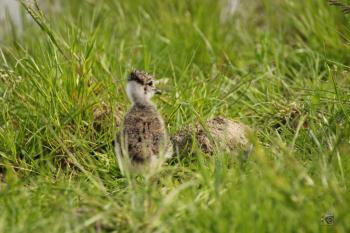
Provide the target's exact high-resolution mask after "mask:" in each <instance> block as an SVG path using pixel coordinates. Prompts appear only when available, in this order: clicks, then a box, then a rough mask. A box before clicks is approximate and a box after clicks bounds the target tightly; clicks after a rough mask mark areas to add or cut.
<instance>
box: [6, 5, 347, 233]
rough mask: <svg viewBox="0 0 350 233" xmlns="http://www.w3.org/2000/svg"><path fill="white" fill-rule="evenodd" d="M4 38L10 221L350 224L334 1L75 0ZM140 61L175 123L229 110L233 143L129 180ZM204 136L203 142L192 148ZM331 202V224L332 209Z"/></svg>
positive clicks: (68, 228) (341, 54) (43, 224)
mask: <svg viewBox="0 0 350 233" xmlns="http://www.w3.org/2000/svg"><path fill="white" fill-rule="evenodd" d="M63 3H64V4H63V5H62V9H61V10H60V11H59V12H58V13H53V14H50V13H49V11H50V10H47V11H46V13H45V15H44V13H42V12H40V11H39V10H38V9H36V7H35V6H33V7H27V11H28V12H29V14H31V15H32V17H33V19H34V20H33V19H32V20H25V22H24V31H23V32H22V33H21V34H18V33H16V32H15V30H12V31H11V32H9V33H8V34H6V35H5V36H4V38H3V41H2V43H1V45H0V46H1V47H0V61H1V62H0V69H1V71H0V97H1V98H0V112H1V114H0V127H1V128H0V177H1V178H0V180H1V181H0V232H7V233H10V232H51V233H53V232H320V231H325V232H328V231H330V232H349V230H350V211H349V210H350V192H349V189H348V188H349V185H350V183H349V180H350V177H349V172H350V158H349V155H350V107H349V106H350V73H349V72H350V69H349V68H350V53H349V52H350V47H349V39H350V33H349V32H350V21H349V16H347V15H346V14H345V13H346V12H345V13H344V12H342V9H341V8H338V7H337V6H331V5H329V4H328V3H327V1H325V0H312V1H301V0H296V1H282V0H263V1H254V0H246V1H242V2H241V4H240V5H239V7H238V8H237V9H236V11H234V9H233V8H232V9H231V10H230V9H229V8H228V7H229V5H227V4H226V3H225V1H213V0H191V1H185V0H181V1H170V0H166V1H143V0H133V1H117V0H113V1H93V0H89V1H78V0H74V1H64V2H63ZM133 68H138V69H141V70H145V71H148V72H150V73H152V74H154V75H155V76H156V77H157V78H159V79H167V80H168V83H167V84H166V85H164V87H163V88H165V89H166V94H165V95H163V96H162V97H160V98H156V99H155V100H154V101H155V102H156V103H157V105H158V107H159V109H160V111H161V112H162V115H163V116H164V118H165V119H166V121H167V125H168V129H169V131H170V133H172V134H173V133H175V132H177V131H178V130H180V129H181V128H182V127H183V126H185V125H188V124H194V123H196V122H198V121H203V120H205V119H208V118H210V117H213V116H217V115H222V116H226V117H230V118H235V119H238V120H240V121H242V122H244V123H245V124H247V125H249V126H250V127H251V128H252V129H254V132H255V137H253V138H252V139H251V140H252V142H253V143H254V150H253V152H252V154H251V156H250V159H249V160H248V161H246V162H244V161H241V160H240V159H239V158H240V156H239V155H238V156H233V155H231V154H228V153H224V152H222V151H217V152H216V153H215V154H214V155H212V156H208V155H205V154H202V153H196V156H191V155H190V154H189V155H188V157H186V158H184V159H180V158H174V159H173V160H171V161H169V162H168V163H167V164H166V165H164V166H163V168H162V170H161V171H160V172H159V173H157V174H155V175H153V176H151V177H149V176H146V177H142V176H137V177H133V178H131V179H126V178H124V177H123V176H121V175H120V172H119V169H118V165H117V163H116V160H115V155H114V151H113V146H112V141H113V139H114V135H115V133H116V132H117V131H118V127H117V126H118V124H119V123H120V119H121V118H122V117H123V115H124V114H125V112H126V111H127V109H128V107H129V105H130V103H129V102H128V100H127V98H126V94H125V91H124V86H125V82H126V76H127V73H128V72H129V71H130V70H131V69H133ZM196 148H198V147H196V146H194V148H193V149H194V150H198V149H196ZM327 213H331V214H333V215H334V217H335V224H334V225H331V226H327V225H325V224H324V223H322V221H321V218H322V216H324V215H325V214H327Z"/></svg>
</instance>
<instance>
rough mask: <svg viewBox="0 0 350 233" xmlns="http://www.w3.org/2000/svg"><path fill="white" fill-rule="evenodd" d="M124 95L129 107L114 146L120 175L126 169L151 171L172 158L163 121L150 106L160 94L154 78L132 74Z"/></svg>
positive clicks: (138, 72)
mask: <svg viewBox="0 0 350 233" xmlns="http://www.w3.org/2000/svg"><path fill="white" fill-rule="evenodd" d="M126 91H127V94H128V98H129V99H130V101H131V102H132V107H131V109H130V110H129V112H128V113H127V114H126V116H125V118H124V122H123V126H122V129H121V131H120V132H119V133H118V134H117V138H116V144H115V145H116V146H115V151H116V155H117V159H118V163H119V167H120V169H121V171H122V173H125V170H126V169H128V168H126V167H127V166H128V167H129V168H131V169H132V168H136V171H139V170H140V168H141V169H142V170H143V168H144V167H148V168H150V167H151V168H152V167H154V165H157V164H159V163H160V162H161V161H163V160H164V159H166V158H169V157H170V156H171V155H172V145H171V142H170V140H169V138H168V135H167V132H166V129H165V125H164V121H163V119H162V117H161V115H160V114H159V112H158V111H157V108H156V106H155V105H154V104H153V103H152V102H151V98H152V97H153V95H154V94H158V93H160V92H159V90H158V89H157V88H156V87H155V80H154V78H153V77H152V76H151V75H149V74H147V73H145V72H142V71H137V70H135V71H133V72H131V73H130V75H129V77H128V83H127V88H126ZM130 165H131V166H130Z"/></svg>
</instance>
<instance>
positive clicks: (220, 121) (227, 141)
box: [172, 116, 250, 156]
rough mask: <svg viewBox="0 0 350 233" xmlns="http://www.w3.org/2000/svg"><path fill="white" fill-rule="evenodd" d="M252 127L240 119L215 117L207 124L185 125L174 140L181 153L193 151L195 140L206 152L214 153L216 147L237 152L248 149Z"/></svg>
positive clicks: (176, 148)
mask: <svg viewBox="0 0 350 233" xmlns="http://www.w3.org/2000/svg"><path fill="white" fill-rule="evenodd" d="M249 133H250V129H249V128H248V127H247V126H246V125H244V124H242V123H241V122H239V121H235V120H231V119H226V118H224V117H220V116H219V117H215V118H213V119H210V120H208V121H207V122H206V125H204V127H203V125H202V124H199V123H197V124H196V125H195V126H194V127H193V126H192V127H185V128H184V129H182V130H180V131H179V133H177V134H176V135H174V136H173V137H172V142H173V145H174V148H175V151H177V152H178V153H179V154H180V155H182V156H186V155H187V154H189V153H190V152H191V148H192V145H193V142H194V140H196V142H197V143H198V145H199V146H200V148H201V150H202V151H203V152H204V153H207V154H212V153H213V152H214V151H215V149H216V148H217V149H219V150H225V151H227V152H237V151H239V150H241V149H246V148H247V147H248V144H249V140H248V135H249Z"/></svg>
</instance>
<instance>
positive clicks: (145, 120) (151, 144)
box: [122, 104, 167, 163]
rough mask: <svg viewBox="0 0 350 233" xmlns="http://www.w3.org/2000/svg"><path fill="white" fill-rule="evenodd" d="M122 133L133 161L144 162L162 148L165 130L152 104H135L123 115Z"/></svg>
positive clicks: (164, 140)
mask: <svg viewBox="0 0 350 233" xmlns="http://www.w3.org/2000/svg"><path fill="white" fill-rule="evenodd" d="M122 135H123V136H124V137H125V143H126V145H125V146H126V147H127V151H128V155H129V157H130V159H131V160H132V162H134V163H144V162H147V161H149V160H150V159H151V157H152V156H158V155H159V153H160V152H161V150H164V147H165V143H166V137H167V135H166V131H165V128H164V123H163V120H162V118H161V116H160V114H159V113H158V111H157V109H156V108H155V107H154V106H153V105H140V104H135V105H134V106H133V107H132V108H131V109H130V111H129V112H128V113H127V115H126V116H125V120H124V127H123V132H122Z"/></svg>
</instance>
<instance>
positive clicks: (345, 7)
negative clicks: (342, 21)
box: [328, 0, 350, 14]
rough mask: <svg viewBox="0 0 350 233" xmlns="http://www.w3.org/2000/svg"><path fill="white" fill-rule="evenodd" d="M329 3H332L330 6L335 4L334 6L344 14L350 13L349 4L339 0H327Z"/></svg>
mask: <svg viewBox="0 0 350 233" xmlns="http://www.w3.org/2000/svg"><path fill="white" fill-rule="evenodd" d="M328 2H329V4H330V5H332V6H336V7H339V8H340V9H341V10H342V11H343V13H344V14H349V13H350V6H349V5H346V4H344V3H342V2H340V1H337V0H328Z"/></svg>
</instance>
